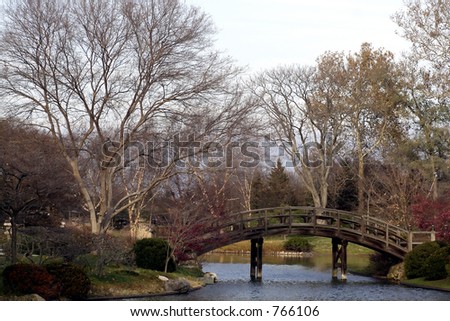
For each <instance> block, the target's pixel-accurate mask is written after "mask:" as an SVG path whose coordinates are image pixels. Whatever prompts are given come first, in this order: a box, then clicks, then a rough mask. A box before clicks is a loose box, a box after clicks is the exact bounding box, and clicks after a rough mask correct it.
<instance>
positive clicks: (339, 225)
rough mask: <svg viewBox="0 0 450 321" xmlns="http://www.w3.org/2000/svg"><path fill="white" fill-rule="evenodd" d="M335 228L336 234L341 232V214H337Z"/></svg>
mask: <svg viewBox="0 0 450 321" xmlns="http://www.w3.org/2000/svg"><path fill="white" fill-rule="evenodd" d="M337 228H338V232H339V233H340V232H341V212H337Z"/></svg>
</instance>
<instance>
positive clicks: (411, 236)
mask: <svg viewBox="0 0 450 321" xmlns="http://www.w3.org/2000/svg"><path fill="white" fill-rule="evenodd" d="M412 249H413V232H412V231H409V233H408V252H411V251H412Z"/></svg>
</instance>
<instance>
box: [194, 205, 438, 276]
mask: <svg viewBox="0 0 450 321" xmlns="http://www.w3.org/2000/svg"><path fill="white" fill-rule="evenodd" d="M283 234H284V235H287V234H289V235H296V234H297V235H314V236H322V237H328V238H331V239H332V250H333V251H332V255H333V277H337V272H336V271H337V268H338V266H339V267H340V268H341V272H342V278H343V279H344V278H346V265H347V262H346V255H347V254H346V247H347V243H348V242H352V243H355V244H359V245H362V246H364V247H367V248H370V249H373V250H376V251H379V252H381V253H386V254H390V255H393V256H395V257H397V258H399V259H402V260H403V258H404V257H405V255H406V254H407V253H408V252H409V251H411V250H412V249H413V247H414V246H415V245H417V244H421V243H423V242H426V241H434V239H435V234H434V231H430V232H425V231H409V230H406V229H402V228H400V227H398V226H395V225H393V224H390V223H388V222H385V221H383V220H380V219H377V218H374V217H370V216H366V215H359V214H357V213H353V212H347V211H341V210H335V209H329V208H317V207H306V206H288V207H276V208H263V209H256V210H251V211H244V212H239V213H235V214H231V215H228V216H227V219H226V220H225V221H223V222H219V223H218V224H217V225H216V226H214V228H212V229H211V231H210V232H208V233H206V234H205V235H204V240H205V242H204V244H203V246H202V248H201V250H199V251H198V253H197V254H204V253H207V252H210V251H212V250H215V249H217V248H220V247H222V246H225V245H229V244H233V243H236V242H239V241H243V240H252V245H251V265H252V267H251V276H252V279H253V278H257V279H258V278H260V274H261V268H262V244H263V241H262V240H263V238H264V237H265V236H270V235H283Z"/></svg>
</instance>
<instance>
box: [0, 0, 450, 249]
mask: <svg viewBox="0 0 450 321" xmlns="http://www.w3.org/2000/svg"><path fill="white" fill-rule="evenodd" d="M449 12H450V4H449V2H448V1H439V0H426V1H419V0H414V1H411V2H409V3H408V4H407V5H406V6H405V8H404V10H403V11H400V12H398V13H395V14H394V16H393V19H394V21H395V22H396V23H397V24H398V25H399V27H400V28H401V32H402V35H403V36H404V37H405V38H406V39H408V40H409V41H410V42H411V50H410V52H408V53H407V54H406V55H405V56H402V57H395V56H394V55H393V54H392V53H391V52H389V51H388V50H387V49H383V48H374V47H373V46H372V45H370V44H369V43H364V44H362V46H361V49H360V50H359V52H354V53H349V54H344V53H342V52H325V53H324V54H323V55H321V56H320V57H318V59H317V60H316V62H315V63H314V64H311V65H310V66H295V65H293V66H283V67H277V68H274V69H271V70H267V71H263V72H261V73H258V74H254V75H251V76H250V77H245V76H244V74H243V70H242V69H241V68H239V67H238V66H236V65H235V64H234V63H233V62H232V60H231V59H230V58H229V57H225V56H224V55H223V54H221V53H220V52H218V51H217V50H216V49H215V48H214V42H213V37H214V34H215V29H214V25H213V22H212V21H211V19H210V18H209V16H208V15H207V14H205V13H203V12H202V11H201V10H200V9H199V8H197V7H193V6H189V5H186V4H184V3H183V2H181V1H178V0H169V1H167V0H153V1H137V0H136V1H108V0H100V1H93V0H77V1H49V0H43V1H16V2H14V3H11V4H10V5H9V6H8V7H6V8H5V23H4V25H3V27H2V29H1V35H0V49H1V54H0V98H1V102H2V105H1V106H2V107H1V114H2V117H3V118H2V121H1V123H0V125H1V128H0V135H1V136H0V142H1V144H0V148H1V153H0V175H1V176H0V210H1V213H0V215H2V217H3V220H8V219H9V220H11V222H13V224H16V223H18V222H20V224H21V225H26V224H29V223H27V222H29V221H31V217H33V215H36V213H38V212H39V213H41V214H42V216H44V217H47V218H46V219H40V220H39V222H41V223H39V224H41V225H44V226H45V225H48V224H54V225H55V224H56V223H55V222H56V221H58V222H59V221H61V220H64V219H67V218H68V217H69V214H70V213H80V215H81V217H83V218H85V219H86V221H85V223H84V225H86V226H88V227H89V229H90V232H91V233H92V234H95V235H106V234H107V232H108V231H109V230H111V227H112V225H113V222H114V220H115V218H118V217H121V216H125V217H126V218H127V221H128V222H129V223H130V237H131V238H133V239H135V238H136V237H138V230H139V225H140V224H143V222H145V225H147V227H149V228H151V225H152V224H153V225H155V224H157V220H156V218H157V217H159V219H160V220H161V218H160V216H158V215H160V214H162V213H164V214H165V220H166V222H171V224H167V225H171V229H172V230H171V231H169V232H170V235H172V243H173V244H172V245H173V246H172V248H173V249H174V251H178V252H180V253H182V252H183V251H184V250H185V249H186V248H187V247H189V246H190V247H192V246H194V245H195V235H196V234H201V233H203V232H204V231H206V230H207V228H209V227H210V226H211V222H214V221H217V220H220V219H221V218H223V217H225V216H226V215H227V213H231V212H236V211H239V210H248V209H252V208H256V207H263V206H264V207H271V206H280V205H297V204H298V205H313V206H317V207H334V208H339V209H345V210H352V211H357V212H359V213H361V214H368V215H372V216H377V217H381V218H383V219H386V220H388V221H389V222H391V223H393V224H397V225H400V226H402V227H406V228H412V227H416V228H417V227H419V228H430V226H431V225H434V227H435V228H437V229H439V231H438V232H439V233H440V235H441V236H442V237H444V238H447V237H448V234H447V232H446V230H445V229H446V226H447V225H448V220H449V217H448V215H447V214H448V212H449V208H448V206H444V207H443V208H441V207H439V206H438V205H437V204H446V203H445V200H446V199H447V198H448V193H449V190H450V187H449V159H448V156H449V149H450V146H449V142H450V131H449V124H450V108H449V104H450V92H449V84H450V81H449V80H450V79H449V77H450V68H449V61H450V58H449V52H450V50H449V44H450V28H449V25H448V21H449V20H450V17H449ZM176 136H177V137H180V141H181V145H182V143H183V142H194V141H195V142H200V143H201V148H198V149H196V150H193V149H189V148H184V149H183V148H181V149H180V150H181V152H180V153H176V154H173V153H170V152H168V149H167V146H168V142H170V141H172V140H173V139H174V137H176ZM267 136H270V137H271V138H273V139H274V141H275V142H276V146H277V147H276V148H281V149H283V151H284V157H281V158H279V157H278V156H276V158H274V159H273V160H272V161H273V163H274V164H276V165H275V166H273V168H268V167H267V166H265V165H264V164H260V166H258V167H251V168H244V167H239V166H238V164H239V162H240V161H241V160H243V159H244V160H245V155H240V154H239V153H236V155H232V158H231V159H230V160H229V162H227V163H228V164H230V163H231V164H232V165H233V166H226V165H225V164H221V165H220V166H208V164H206V163H202V162H200V166H193V165H194V164H193V163H192V162H190V161H192V160H194V159H196V157H198V155H200V154H201V153H208V155H212V157H211V159H212V160H211V159H209V161H212V162H213V159H214V155H216V156H218V155H219V154H215V153H216V152H217V144H221V146H231V147H232V146H237V145H238V144H240V143H244V142H250V141H253V142H259V143H261V142H263V141H264V139H265V137H267ZM148 142H151V143H152V144H151V146H150V147H151V148H150V149H149V148H146V147H148ZM233 144H234V145H233ZM258 146H259V145H258ZM258 146H256V147H255V148H253V151H254V153H255V154H258V155H262V154H263V153H264V152H265V150H264V148H261V147H258ZM180 162H183V164H185V166H183V167H180V166H178V165H179V164H180ZM287 164H292V165H295V166H287ZM428 202H430V203H431V204H434V205H433V206H431V205H430V206H429V207H428V206H427V207H423V206H422V207H421V204H422V205H423V204H425V203H426V204H428ZM426 208H434V209H436V211H435V212H433V213H434V214H433V213H430V212H429V211H428V210H427V209H426ZM438 208H439V209H438ZM44 213H45V214H44ZM446 213H447V214H446ZM20 217H22V218H20ZM49 217H50V218H51V219H50V218H49ZM56 218H57V219H56ZM50 221H52V222H53V223H50ZM58 224H59V223H58ZM58 224H56V225H58ZM79 225H80V224H79ZM81 225H83V224H81ZM14 226H16V225H14ZM13 231H14V232H13V233H16V231H15V228H14V229H13ZM188 243H189V244H190V245H189V246H188V245H186V244H188ZM175 245H176V246H175ZM13 248H16V247H15V246H13Z"/></svg>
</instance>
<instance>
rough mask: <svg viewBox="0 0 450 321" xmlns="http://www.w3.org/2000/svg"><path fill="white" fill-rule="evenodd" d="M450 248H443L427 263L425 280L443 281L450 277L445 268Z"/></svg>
mask: <svg viewBox="0 0 450 321" xmlns="http://www.w3.org/2000/svg"><path fill="white" fill-rule="evenodd" d="M448 250H449V248H448V247H441V248H440V249H438V250H437V251H435V252H434V253H432V254H431V255H430V256H429V257H428V258H427V259H426V261H425V267H426V268H425V280H429V281H432V280H442V279H445V278H446V277H447V275H448V273H447V269H446V268H445V266H446V265H447V262H448V260H449V256H448Z"/></svg>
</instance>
